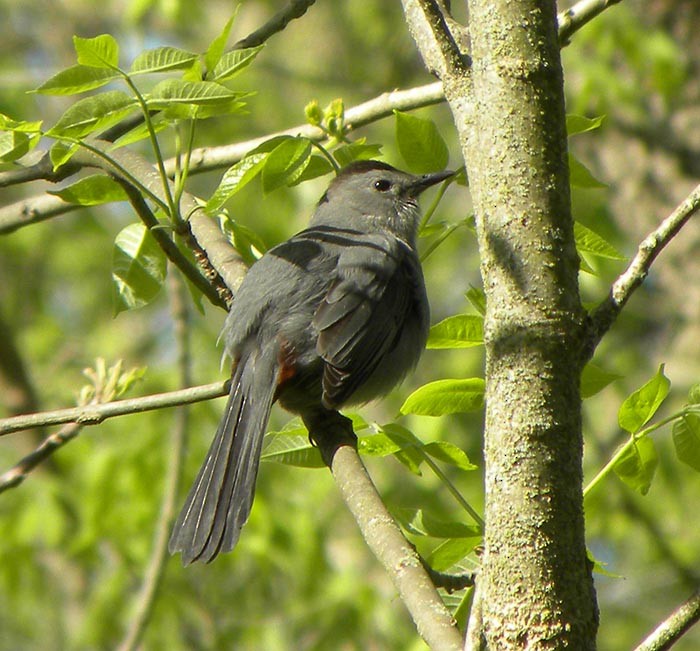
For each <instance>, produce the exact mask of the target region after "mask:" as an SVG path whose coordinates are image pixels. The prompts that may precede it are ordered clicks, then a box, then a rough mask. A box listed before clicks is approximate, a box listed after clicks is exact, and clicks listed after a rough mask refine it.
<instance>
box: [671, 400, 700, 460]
mask: <svg viewBox="0 0 700 651" xmlns="http://www.w3.org/2000/svg"><path fill="white" fill-rule="evenodd" d="M673 446H674V447H675V449H676V456H677V457H678V459H679V461H682V462H683V463H686V464H688V465H689V466H690V467H691V468H693V469H694V470H697V471H698V472H700V415H698V414H694V413H688V414H683V416H681V418H680V419H679V420H677V421H676V422H675V423H674V424H673Z"/></svg>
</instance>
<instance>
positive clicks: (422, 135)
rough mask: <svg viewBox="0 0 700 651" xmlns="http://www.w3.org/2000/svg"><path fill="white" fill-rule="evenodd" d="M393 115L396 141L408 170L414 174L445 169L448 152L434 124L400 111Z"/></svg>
mask: <svg viewBox="0 0 700 651" xmlns="http://www.w3.org/2000/svg"><path fill="white" fill-rule="evenodd" d="M394 115H395V116H396V141H397V144H398V146H399V151H400V152H401V156H403V159H404V160H405V161H406V165H407V166H408V168H409V169H410V170H411V171H412V172H414V173H416V174H427V173H429V172H438V171H440V170H443V169H445V167H447V162H448V160H449V151H448V150H447V145H446V144H445V141H444V140H443V139H442V136H441V135H440V132H439V131H438V129H437V127H436V126H435V123H434V122H433V121H432V120H425V119H423V118H419V117H416V116H415V115H410V114H409V113H402V112H401V111H394Z"/></svg>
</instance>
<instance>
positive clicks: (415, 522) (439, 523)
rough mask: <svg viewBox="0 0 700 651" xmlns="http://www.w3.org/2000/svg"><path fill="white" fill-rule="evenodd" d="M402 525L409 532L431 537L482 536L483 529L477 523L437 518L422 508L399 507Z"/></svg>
mask: <svg viewBox="0 0 700 651" xmlns="http://www.w3.org/2000/svg"><path fill="white" fill-rule="evenodd" d="M394 515H395V516H396V518H397V519H398V521H399V522H400V523H401V526H402V527H403V528H404V529H406V531H408V532H409V533H413V534H417V535H419V536H430V537H431V538H480V537H481V530H480V529H479V527H478V526H476V525H468V524H465V523H463V522H456V521H453V522H449V521H446V520H440V519H438V518H435V517H433V516H431V515H429V514H427V513H425V512H424V511H423V510H422V509H398V510H397V511H396V512H395V514H394Z"/></svg>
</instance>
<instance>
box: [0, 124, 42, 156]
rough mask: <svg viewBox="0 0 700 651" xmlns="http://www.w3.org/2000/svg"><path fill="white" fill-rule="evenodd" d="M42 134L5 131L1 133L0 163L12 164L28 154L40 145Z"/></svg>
mask: <svg viewBox="0 0 700 651" xmlns="http://www.w3.org/2000/svg"><path fill="white" fill-rule="evenodd" d="M40 140H41V134H40V133H35V134H29V133H25V132H23V131H5V132H3V133H0V161H1V162H3V163H11V162H13V161H16V160H17V159H18V158H22V156H25V155H26V154H28V153H29V152H30V151H31V150H32V149H34V147H36V146H37V145H38V144H39V141H40Z"/></svg>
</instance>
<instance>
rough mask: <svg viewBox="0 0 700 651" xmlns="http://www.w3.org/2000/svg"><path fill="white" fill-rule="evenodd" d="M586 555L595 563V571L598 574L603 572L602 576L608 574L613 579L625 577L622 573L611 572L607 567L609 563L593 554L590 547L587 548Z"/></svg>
mask: <svg viewBox="0 0 700 651" xmlns="http://www.w3.org/2000/svg"><path fill="white" fill-rule="evenodd" d="M586 556H587V557H588V560H589V561H590V562H591V563H593V571H594V572H595V573H596V574H601V575H602V576H608V577H610V578H611V579H621V578H623V577H622V575H621V574H615V573H614V572H610V570H607V569H605V568H606V567H607V565H608V564H607V563H603V561H599V560H598V559H597V558H596V557H595V556H593V553H592V552H591V550H590V549H586Z"/></svg>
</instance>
